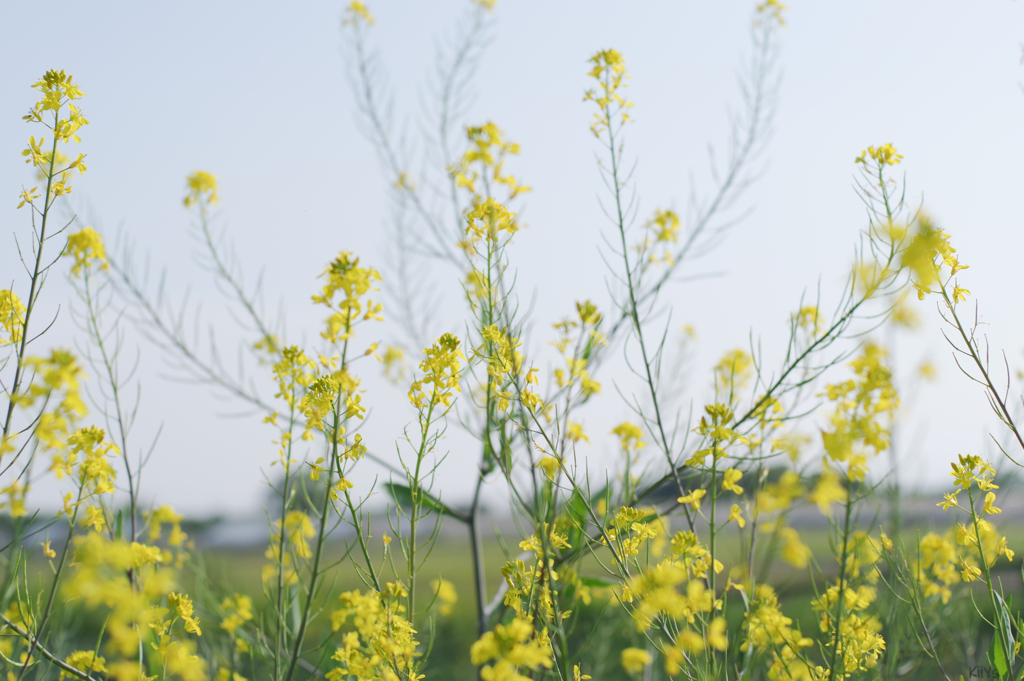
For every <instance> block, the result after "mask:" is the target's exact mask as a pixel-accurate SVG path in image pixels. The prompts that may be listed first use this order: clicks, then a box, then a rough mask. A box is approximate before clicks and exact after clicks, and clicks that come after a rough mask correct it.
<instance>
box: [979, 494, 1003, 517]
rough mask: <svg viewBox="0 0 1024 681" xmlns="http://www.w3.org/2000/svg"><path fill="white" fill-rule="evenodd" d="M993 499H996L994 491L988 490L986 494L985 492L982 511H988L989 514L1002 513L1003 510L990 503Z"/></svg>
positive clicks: (992, 502) (993, 501)
mask: <svg viewBox="0 0 1024 681" xmlns="http://www.w3.org/2000/svg"><path fill="white" fill-rule="evenodd" d="M995 501H996V493H995V492H989V493H988V494H986V495H985V506H984V507H983V508H982V511H983V512H985V513H988V514H989V515H993V514H997V513H1002V512H1003V511H1002V509H999V508H996V507H995V506H993V505H992V504H994V503H995Z"/></svg>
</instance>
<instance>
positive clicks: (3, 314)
mask: <svg viewBox="0 0 1024 681" xmlns="http://www.w3.org/2000/svg"><path fill="white" fill-rule="evenodd" d="M24 325H25V306H24V305H23V304H22V302H21V299H20V298H18V296H17V294H16V293H14V291H11V290H0V328H2V329H3V330H4V331H6V332H7V336H8V337H7V338H2V337H0V346H4V345H10V344H11V343H18V342H20V341H21V334H22V331H23V330H24Z"/></svg>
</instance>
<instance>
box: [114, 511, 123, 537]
mask: <svg viewBox="0 0 1024 681" xmlns="http://www.w3.org/2000/svg"><path fill="white" fill-rule="evenodd" d="M122 514H123V511H118V512H117V518H116V519H115V521H114V539H120V538H121V523H122V521H123V520H124V518H123V517H122Z"/></svg>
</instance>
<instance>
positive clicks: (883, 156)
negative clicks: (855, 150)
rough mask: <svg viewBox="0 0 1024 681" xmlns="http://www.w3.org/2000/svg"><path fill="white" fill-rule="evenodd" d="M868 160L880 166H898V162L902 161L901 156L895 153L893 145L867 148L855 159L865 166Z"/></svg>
mask: <svg viewBox="0 0 1024 681" xmlns="http://www.w3.org/2000/svg"><path fill="white" fill-rule="evenodd" d="M868 158H871V159H872V160H873V161H876V162H877V163H878V165H880V166H884V165H890V166H896V165H899V164H900V160H902V159H903V156H902V154H899V153H897V152H896V147H894V146H893V145H891V144H883V145H882V146H880V147H878V148H875V147H868V148H867V149H865V150H864V151H862V152H860V156H858V157H857V159H856V162H857V163H863V164H865V165H867V159H868Z"/></svg>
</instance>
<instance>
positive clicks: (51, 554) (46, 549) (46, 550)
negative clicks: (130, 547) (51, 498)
mask: <svg viewBox="0 0 1024 681" xmlns="http://www.w3.org/2000/svg"><path fill="white" fill-rule="evenodd" d="M39 545H40V546H42V547H43V555H44V556H46V557H47V558H56V557H57V552H56V551H54V550H53V549H51V548H50V540H49V539H47V540H46V541H44V542H41V543H40V544H39ZM1011 554H1012V552H1011ZM1010 560H1013V559H1012V558H1011V559H1010Z"/></svg>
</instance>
